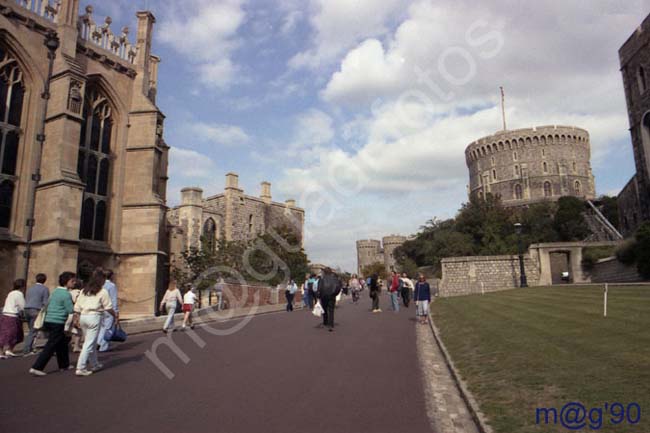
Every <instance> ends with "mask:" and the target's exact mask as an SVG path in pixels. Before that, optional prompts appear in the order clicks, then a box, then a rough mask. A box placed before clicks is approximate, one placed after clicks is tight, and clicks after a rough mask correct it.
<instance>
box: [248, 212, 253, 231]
mask: <svg viewBox="0 0 650 433" xmlns="http://www.w3.org/2000/svg"><path fill="white" fill-rule="evenodd" d="M248 233H249V234H251V235H252V234H253V215H249V216H248Z"/></svg>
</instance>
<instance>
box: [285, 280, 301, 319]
mask: <svg viewBox="0 0 650 433" xmlns="http://www.w3.org/2000/svg"><path fill="white" fill-rule="evenodd" d="M297 291H298V286H297V285H296V282H295V281H293V280H291V281H289V285H288V286H287V287H286V288H285V290H284V296H285V297H286V298H287V311H293V298H294V297H295V296H296V292H297Z"/></svg>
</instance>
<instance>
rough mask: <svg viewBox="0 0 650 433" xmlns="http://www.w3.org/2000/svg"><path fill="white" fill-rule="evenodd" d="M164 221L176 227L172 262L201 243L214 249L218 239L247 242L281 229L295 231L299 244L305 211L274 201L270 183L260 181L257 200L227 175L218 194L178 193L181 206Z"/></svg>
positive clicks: (293, 203)
mask: <svg viewBox="0 0 650 433" xmlns="http://www.w3.org/2000/svg"><path fill="white" fill-rule="evenodd" d="M167 220H168V223H169V224H170V225H172V226H174V227H176V234H175V235H173V236H172V241H171V253H172V262H173V261H174V257H178V255H179V254H180V253H181V252H182V251H184V250H187V249H189V248H192V247H194V248H199V247H200V246H201V245H202V242H207V243H208V246H209V248H211V249H214V248H216V246H217V243H218V242H219V240H222V239H223V240H225V241H247V240H251V239H254V238H255V237H257V236H259V235H263V234H265V233H267V232H268V231H269V230H270V229H272V228H279V227H280V226H287V227H289V228H291V229H293V230H295V232H296V234H297V235H298V237H299V239H300V240H301V242H302V239H303V236H304V221H305V211H304V210H303V209H301V208H299V207H297V206H296V201H295V200H286V201H285V202H284V203H278V202H274V201H273V200H272V197H271V184H270V183H269V182H262V185H261V193H260V196H259V197H254V196H250V195H246V194H244V190H242V189H241V188H240V187H239V176H238V175H237V174H235V173H228V174H226V188H225V190H224V192H223V193H221V194H217V195H213V196H210V197H206V198H203V190H202V189H201V188H196V187H191V188H184V189H183V190H181V204H180V205H179V206H176V207H174V208H173V209H170V210H169V211H168V212H167Z"/></svg>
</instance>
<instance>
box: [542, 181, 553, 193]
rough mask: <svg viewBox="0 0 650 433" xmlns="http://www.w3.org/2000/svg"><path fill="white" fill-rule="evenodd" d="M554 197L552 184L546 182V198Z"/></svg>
mask: <svg viewBox="0 0 650 433" xmlns="http://www.w3.org/2000/svg"><path fill="white" fill-rule="evenodd" d="M551 195H553V190H552V188H551V182H549V181H546V182H544V197H550V196H551Z"/></svg>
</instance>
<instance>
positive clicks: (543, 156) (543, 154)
mask: <svg viewBox="0 0 650 433" xmlns="http://www.w3.org/2000/svg"><path fill="white" fill-rule="evenodd" d="M542 158H546V149H542Z"/></svg>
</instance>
